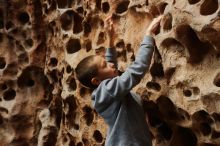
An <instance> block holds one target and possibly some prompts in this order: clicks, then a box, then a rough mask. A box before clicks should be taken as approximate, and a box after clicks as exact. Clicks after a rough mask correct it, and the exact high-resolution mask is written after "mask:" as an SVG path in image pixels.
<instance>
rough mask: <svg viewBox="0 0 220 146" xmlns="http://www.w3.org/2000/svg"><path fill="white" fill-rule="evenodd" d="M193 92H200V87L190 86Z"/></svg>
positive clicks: (196, 93)
mask: <svg viewBox="0 0 220 146" xmlns="http://www.w3.org/2000/svg"><path fill="white" fill-rule="evenodd" d="M192 90H193V94H195V95H198V94H199V93H200V89H199V88H198V87H192Z"/></svg>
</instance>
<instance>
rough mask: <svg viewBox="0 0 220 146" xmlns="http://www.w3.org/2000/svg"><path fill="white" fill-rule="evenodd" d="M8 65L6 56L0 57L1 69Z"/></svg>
mask: <svg viewBox="0 0 220 146" xmlns="http://www.w3.org/2000/svg"><path fill="white" fill-rule="evenodd" d="M5 66H6V61H5V58H4V57H0V69H3V68H5Z"/></svg>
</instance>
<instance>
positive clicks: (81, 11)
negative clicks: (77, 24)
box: [76, 7, 84, 15]
mask: <svg viewBox="0 0 220 146" xmlns="http://www.w3.org/2000/svg"><path fill="white" fill-rule="evenodd" d="M76 11H77V12H78V13H79V14H82V15H83V13H84V9H83V7H78V8H77V9H76Z"/></svg>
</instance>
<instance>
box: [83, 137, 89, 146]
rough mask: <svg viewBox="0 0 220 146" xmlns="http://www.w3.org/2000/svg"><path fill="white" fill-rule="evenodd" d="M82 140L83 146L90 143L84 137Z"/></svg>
mask: <svg viewBox="0 0 220 146" xmlns="http://www.w3.org/2000/svg"><path fill="white" fill-rule="evenodd" d="M82 141H83V144H84V146H90V145H91V144H90V142H89V140H88V139H86V138H82Z"/></svg>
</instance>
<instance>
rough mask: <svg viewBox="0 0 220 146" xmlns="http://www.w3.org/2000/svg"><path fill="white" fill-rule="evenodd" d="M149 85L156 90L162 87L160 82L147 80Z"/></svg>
mask: <svg viewBox="0 0 220 146" xmlns="http://www.w3.org/2000/svg"><path fill="white" fill-rule="evenodd" d="M147 87H148V88H149V89H153V90H156V91H160V89H161V87H160V84H158V83H156V82H147Z"/></svg>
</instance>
